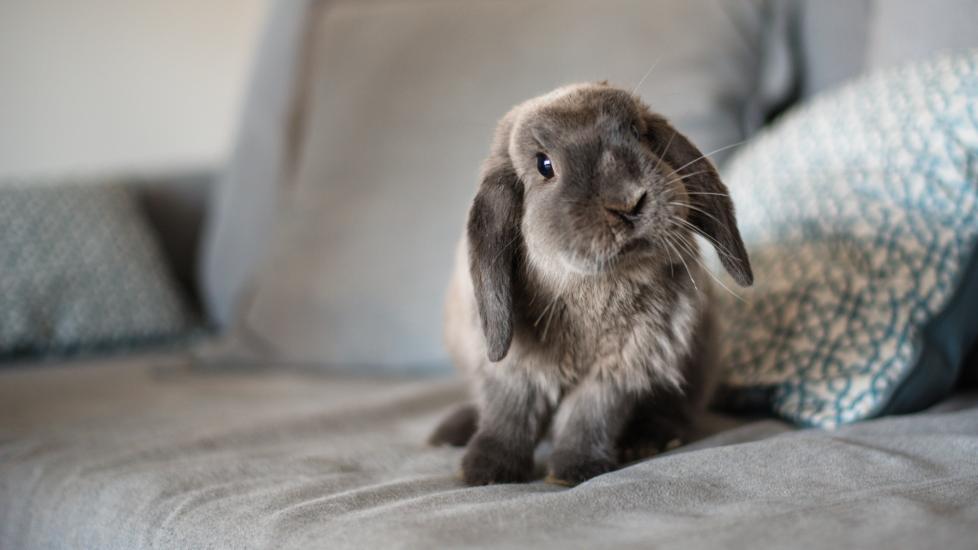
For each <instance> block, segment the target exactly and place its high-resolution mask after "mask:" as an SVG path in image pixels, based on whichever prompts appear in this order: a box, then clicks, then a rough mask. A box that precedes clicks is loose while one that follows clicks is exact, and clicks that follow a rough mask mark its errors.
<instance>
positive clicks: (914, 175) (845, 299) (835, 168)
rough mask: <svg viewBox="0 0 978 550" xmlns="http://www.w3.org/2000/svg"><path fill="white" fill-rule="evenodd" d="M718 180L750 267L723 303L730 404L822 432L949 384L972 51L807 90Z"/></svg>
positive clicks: (963, 317) (969, 231)
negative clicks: (806, 99)
mask: <svg viewBox="0 0 978 550" xmlns="http://www.w3.org/2000/svg"><path fill="white" fill-rule="evenodd" d="M727 178H728V182H729V183H730V188H731V190H732V191H731V192H732V195H733V198H734V202H735V203H736V204H737V207H738V218H739V220H740V225H741V229H742V231H743V236H744V239H745V242H747V244H748V248H749V249H750V253H751V259H752V260H753V263H754V271H755V274H756V277H755V280H756V284H755V286H754V287H753V288H752V289H749V290H747V291H746V292H743V293H741V296H742V298H743V301H739V300H736V299H734V298H732V297H730V296H728V295H726V293H723V294H724V297H723V298H722V300H721V307H722V310H723V315H724V317H725V318H726V320H727V325H728V326H727V329H726V330H727V332H726V336H725V338H724V348H725V350H724V353H725V358H726V365H727V367H728V369H729V370H728V371H727V373H726V386H727V389H728V390H729V391H728V392H724V394H725V395H727V397H728V398H730V399H731V400H730V402H729V403H730V404H732V405H733V406H735V407H754V406H758V405H760V406H763V407H768V408H770V409H772V410H773V411H775V412H776V413H777V414H779V415H780V416H783V417H785V418H787V419H790V420H792V421H795V422H797V423H800V424H804V425H811V426H823V427H831V426H836V425H839V424H844V423H848V422H853V421H856V420H860V419H864V418H869V417H873V416H877V415H880V414H885V413H897V412H909V411H912V410H915V409H919V408H921V407H924V406H926V405H928V404H929V403H930V402H933V401H934V400H936V399H937V398H939V397H940V396H941V395H943V394H944V393H946V392H947V391H948V390H949V389H950V388H951V386H952V385H953V382H954V379H955V377H956V375H957V374H958V369H959V368H960V366H961V363H962V361H963V355H964V354H965V353H966V351H967V350H968V349H969V347H970V345H971V344H972V343H973V342H974V341H975V339H976V338H978V260H973V255H974V252H975V250H976V238H978V51H973V52H968V53H959V54H955V55H951V54H948V55H944V56H942V57H940V58H937V59H934V60H931V61H929V62H925V63H921V64H916V65H912V66H908V67H904V68H901V69H897V70H892V71H889V72H884V73H879V74H874V75H871V76H868V77H866V78H864V79H862V80H860V81H858V82H855V83H852V84H850V85H848V86H846V87H844V88H842V89H840V90H838V91H836V92H834V93H831V94H829V95H826V96H822V97H820V98H818V99H816V100H814V101H813V102H811V103H809V104H807V105H806V106H803V107H802V108H800V109H798V110H796V111H794V112H792V113H790V114H788V115H787V116H785V117H784V118H783V119H782V120H781V121H780V122H779V123H778V124H776V125H775V127H773V128H772V129H771V130H769V131H768V132H767V133H766V134H764V135H762V136H760V137H759V138H758V139H757V140H756V141H754V142H752V143H751V144H750V145H749V146H748V147H747V148H746V149H745V150H744V151H742V153H741V154H740V155H739V156H738V157H737V158H736V159H735V160H734V161H733V162H732V163H731V165H730V166H729V170H728V171H727ZM728 286H732V285H728Z"/></svg>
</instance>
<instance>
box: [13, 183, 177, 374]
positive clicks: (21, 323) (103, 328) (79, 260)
mask: <svg viewBox="0 0 978 550" xmlns="http://www.w3.org/2000/svg"><path fill="white" fill-rule="evenodd" d="M193 326H194V319H193V317H192V315H191V314H190V313H189V310H188V308H187V307H186V306H185V303H184V302H183V300H182V298H181V296H180V294H179V292H178V290H177V289H176V287H175V285H174V283H173V282H172V280H171V278H170V275H169V273H168V271H167V266H166V265H165V263H164V261H163V259H162V256H161V254H160V252H159V250H158V247H157V244H156V242H155V241H154V239H153V235H152V234H151V231H150V229H149V227H147V225H146V223H145V221H144V219H143V217H142V213H141V211H140V210H139V207H138V205H137V204H136V202H135V199H134V198H133V197H132V196H131V194H130V192H129V191H128V190H127V189H126V188H125V187H124V186H122V185H121V184H95V183H89V184H84V185H81V184H80V185H50V184H43V183H31V184H17V183H8V184H3V185H0V358H2V357H11V356H23V355H32V354H50V353H59V354H62V353H68V352H79V351H86V350H91V349H93V348H99V349H104V348H107V347H112V346H115V347H118V346H130V345H133V344H136V343H141V342H147V341H158V340H161V339H164V338H169V337H173V336H177V335H181V334H186V333H187V332H188V330H190V329H191V328H192V327H193Z"/></svg>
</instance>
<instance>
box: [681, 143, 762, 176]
mask: <svg viewBox="0 0 978 550" xmlns="http://www.w3.org/2000/svg"><path fill="white" fill-rule="evenodd" d="M746 142H747V140H746V139H742V140H740V141H738V142H736V143H731V144H730V145H726V146H724V147H721V148H719V149H714V150H713V151H710V152H709V153H707V154H705V155H700V156H698V157H696V158H694V159H693V160H691V161H689V162H687V163H686V164H684V165H682V166H680V167H679V168H676V169H674V170H673V171H674V172H679V171H681V170H682V169H683V168H686V167H687V166H689V165H691V164H695V163H697V162H699V161H701V160H703V159H705V158H710V157H712V156H713V155H715V154H717V153H722V152H724V151H726V150H727V149H732V148H734V147H737V146H738V145H743V144H744V143H746Z"/></svg>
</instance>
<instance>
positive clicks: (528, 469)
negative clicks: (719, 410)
mask: <svg viewBox="0 0 978 550" xmlns="http://www.w3.org/2000/svg"><path fill="white" fill-rule="evenodd" d="M538 154H544V155H547V157H549V159H550V160H551V162H552V167H553V171H554V172H555V174H554V175H552V176H551V177H549V178H547V177H545V176H544V175H543V174H544V169H543V168H540V167H539V165H538V163H539V162H540V159H538V157H537V155H538ZM694 233H698V234H701V235H702V236H704V237H705V238H706V239H708V240H709V241H710V242H712V243H713V245H714V246H715V247H716V248H717V250H718V253H719V256H720V260H721V263H722V265H723V266H724V267H725V268H726V270H727V271H728V272H729V273H730V274H731V276H732V277H733V278H734V279H735V280H736V281H737V282H738V283H739V284H741V285H743V286H747V285H750V284H751V282H752V279H753V275H752V273H751V268H750V263H749V260H748V257H747V253H746V251H745V250H744V245H743V243H742V241H741V238H740V234H739V232H738V230H737V226H736V221H735V218H734V209H733V204H732V203H731V201H730V198H729V196H728V194H727V189H726V187H725V186H724V185H723V183H722V182H721V181H720V179H719V176H718V175H717V172H716V170H715V169H714V167H713V165H712V164H711V163H710V161H709V160H707V159H706V158H704V157H703V155H702V153H700V151H699V150H697V149H696V147H694V146H693V145H692V144H691V143H690V142H689V140H687V139H686V138H685V137H684V136H683V135H682V134H680V133H678V132H676V130H675V129H673V127H672V126H670V125H669V124H668V122H666V120H665V119H663V118H662V117H660V116H658V115H656V114H654V113H652V112H651V111H650V110H649V109H648V107H647V106H646V105H644V104H643V103H642V102H641V100H640V99H638V98H637V97H636V96H635V95H633V94H631V93H629V92H627V91H624V90H621V89H618V88H615V87H612V86H609V85H607V84H605V83H599V84H578V85H572V86H567V87H564V88H560V89H558V90H556V91H554V92H551V93H550V94H547V95H544V96H541V97H538V98H535V99H531V100H529V101H527V102H525V103H522V104H520V105H518V106H516V107H515V108H514V109H513V110H512V111H510V112H509V113H508V114H507V115H506V116H505V117H504V118H503V119H502V121H501V122H500V124H499V126H498V129H497V132H496V136H495V140H494V142H493V144H492V149H491V152H490V156H489V158H488V160H487V161H486V163H485V166H484V169H483V175H482V182H481V185H480V187H479V190H478V193H477V195H476V197H475V200H474V201H473V204H472V207H471V210H470V212H469V218H468V226H467V231H466V234H465V236H464V238H463V239H462V241H461V243H460V245H459V250H458V259H457V262H456V266H455V272H454V275H453V278H452V281H451V284H450V287H449V291H448V300H447V306H446V323H445V336H446V342H447V345H448V349H449V352H450V353H451V355H452V358H453V360H454V362H455V363H456V365H457V366H458V367H459V368H460V369H462V370H463V371H465V372H466V373H468V375H469V376H470V377H471V379H472V380H473V382H474V383H475V389H476V405H474V406H469V407H463V408H462V409H459V410H458V411H456V412H455V413H453V414H452V415H451V416H450V417H449V418H447V419H446V420H445V421H444V422H443V423H442V425H441V426H439V428H438V429H437V430H436V432H435V434H433V436H432V439H431V441H432V442H433V443H436V444H437V443H450V444H455V445H463V444H466V442H467V443H468V448H467V450H466V452H465V456H464V458H463V461H462V473H463V477H464V479H465V481H466V482H467V483H469V484H472V485H479V484H487V483H501V482H519V481H527V480H529V479H530V477H531V476H532V475H533V470H534V468H533V454H534V448H535V447H536V445H537V443H538V442H539V440H540V439H541V438H542V437H543V436H544V435H545V434H546V433H548V431H550V432H552V434H553V439H554V446H553V452H552V454H551V458H550V464H549V476H550V478H551V479H552V480H554V481H557V482H562V483H568V484H574V483H578V482H581V481H584V480H586V479H589V478H591V477H593V476H595V475H599V474H601V473H604V472H607V471H609V470H611V469H614V468H616V467H617V466H618V465H619V464H620V463H621V462H622V461H624V460H628V459H632V458H636V457H640V456H642V455H644V454H646V453H647V452H649V451H654V450H657V449H659V448H661V447H662V446H663V445H665V444H666V443H667V442H669V441H671V440H673V439H675V438H681V437H682V436H683V433H684V429H685V427H686V426H687V423H688V421H689V417H690V414H691V412H692V411H693V410H694V409H695V408H696V407H699V406H701V405H703V404H704V403H705V400H706V399H707V396H708V393H709V392H708V383H707V382H708V380H709V373H710V370H711V366H712V358H711V357H710V355H711V352H712V351H713V350H714V349H715V346H714V345H713V344H712V343H711V340H710V333H711V331H712V325H713V323H712V320H711V318H710V315H709V301H710V289H711V281H710V278H709V276H708V274H707V273H706V272H705V271H704V269H703V268H702V267H701V263H700V261H699V250H698V248H697V245H696V240H695V239H694V238H693V235H694Z"/></svg>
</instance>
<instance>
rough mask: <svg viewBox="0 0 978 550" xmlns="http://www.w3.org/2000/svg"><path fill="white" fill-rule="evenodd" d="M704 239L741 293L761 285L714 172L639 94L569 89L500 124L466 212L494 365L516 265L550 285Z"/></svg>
mask: <svg viewBox="0 0 978 550" xmlns="http://www.w3.org/2000/svg"><path fill="white" fill-rule="evenodd" d="M690 232H695V233H698V234H700V235H702V236H703V237H705V238H706V239H707V240H708V241H709V242H711V243H712V244H713V245H714V247H715V248H716V249H717V250H718V253H719V257H720V261H721V263H722V265H723V266H724V268H725V269H726V270H727V272H729V273H730V275H731V276H732V277H733V278H734V280H736V281H737V283H739V284H740V285H743V286H747V285H750V284H751V282H752V280H753V275H752V273H751V267H750V263H749V260H748V257H747V252H746V251H745V249H744V245H743V242H742V241H741V238H740V233H739V232H738V230H737V225H736V220H735V218H734V208H733V203H732V202H731V200H730V197H729V195H728V193H727V188H726V187H725V186H724V184H723V183H722V182H721V181H720V178H719V176H718V174H717V171H716V169H715V168H714V167H713V165H712V163H711V162H710V161H709V160H708V159H706V158H705V157H704V155H703V154H702V153H701V152H700V151H699V150H698V149H697V148H696V147H695V146H694V145H693V144H692V143H690V141H689V140H688V139H687V138H686V137H685V136H683V135H682V134H680V133H679V132H677V131H676V130H675V129H674V128H673V127H672V126H671V125H669V123H668V122H667V121H666V120H665V119H664V118H662V117H661V116H658V115H656V114H654V113H653V112H651V111H650V110H649V108H648V107H647V106H646V105H644V104H643V103H642V102H641V100H639V99H638V98H637V97H636V96H635V95H633V94H631V93H629V92H627V91H625V90H621V89H618V88H615V87H612V86H608V85H606V84H581V85H573V86H568V87H565V88H560V89H558V90H556V91H554V92H552V93H550V94H547V95H544V96H541V97H539V98H536V99H532V100H530V101H527V102H526V103H523V104H521V105H519V106H517V107H516V108H514V109H513V110H512V111H511V112H510V113H509V114H508V115H506V117H504V118H503V120H502V122H501V123H500V126H499V129H498V133H497V136H496V141H495V143H494V145H493V150H492V152H491V154H490V157H489V159H488V160H487V161H486V165H485V167H484V171H483V179H482V183H481V186H480V188H479V192H478V194H477V195H476V198H475V200H474V202H473V205H472V209H471V211H470V213H469V221H468V240H469V254H470V268H471V275H472V280H473V284H474V287H475V292H476V300H477V302H478V305H479V312H480V316H481V318H482V323H483V329H484V332H485V335H486V341H487V344H488V352H489V358H490V360H492V361H498V360H499V359H501V358H503V357H504V356H505V355H506V352H507V350H508V349H509V344H510V341H511V339H512V329H513V311H512V309H513V289H512V284H513V280H514V270H515V269H516V259H517V255H518V254H519V253H520V251H521V250H522V251H525V255H526V257H525V258H524V261H526V262H528V263H529V264H530V265H531V266H532V267H533V268H534V269H536V270H538V271H539V272H541V273H542V274H544V276H546V277H553V278H554V280H560V279H561V278H563V277H564V276H565V275H566V272H568V271H569V272H573V273H575V274H578V275H581V276H585V277H586V276H589V275H600V274H604V273H607V272H609V271H612V270H615V271H621V270H629V269H636V268H638V269H649V267H650V266H651V267H653V268H654V267H655V266H658V265H661V266H666V265H668V264H669V263H670V262H673V261H675V257H676V252H675V251H676V248H677V247H679V246H681V243H682V242H683V241H682V240H681V239H687V240H688V235H689V234H690Z"/></svg>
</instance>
